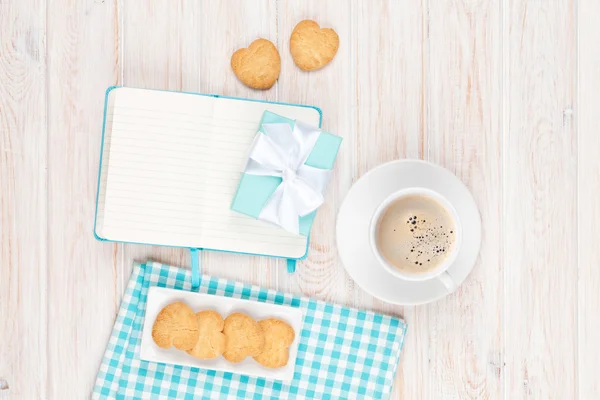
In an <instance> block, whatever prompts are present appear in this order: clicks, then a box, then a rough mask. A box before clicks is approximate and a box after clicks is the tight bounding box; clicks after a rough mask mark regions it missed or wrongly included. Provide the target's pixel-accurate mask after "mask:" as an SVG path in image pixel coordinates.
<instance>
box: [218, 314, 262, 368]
mask: <svg viewBox="0 0 600 400" xmlns="http://www.w3.org/2000/svg"><path fill="white" fill-rule="evenodd" d="M223 333H224V334H225V336H226V337H227V340H226V342H227V343H226V345H225V351H224V352H223V357H225V359H226V360H227V361H230V362H232V363H239V362H241V361H242V360H244V359H245V358H246V357H248V356H249V357H254V356H257V355H259V354H260V352H261V351H262V350H263V347H264V345H265V335H264V333H263V331H262V328H261V327H260V325H259V324H258V322H256V321H255V320H254V319H252V318H251V317H249V316H247V315H246V314H242V313H233V314H230V315H229V316H228V317H227V318H225V325H224V327H223Z"/></svg>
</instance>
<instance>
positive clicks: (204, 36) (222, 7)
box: [192, 0, 285, 288]
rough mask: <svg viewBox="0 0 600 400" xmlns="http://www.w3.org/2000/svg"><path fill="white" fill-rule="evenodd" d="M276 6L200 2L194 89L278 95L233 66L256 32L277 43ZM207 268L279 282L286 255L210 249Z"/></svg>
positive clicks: (268, 1)
mask: <svg viewBox="0 0 600 400" xmlns="http://www.w3.org/2000/svg"><path fill="white" fill-rule="evenodd" d="M276 15H277V6H276V1H275V0H260V1H253V2H239V1H236V0H225V1H222V0H211V1H207V2H202V3H201V8H200V10H199V12H198V18H199V21H198V23H197V25H196V26H195V27H194V28H195V31H194V32H193V33H192V36H193V37H192V43H193V44H194V46H198V47H199V48H200V52H198V53H197V57H198V66H197V67H196V68H195V70H194V71H193V72H194V73H195V75H193V77H195V78H196V79H197V83H196V85H197V86H194V89H195V90H197V91H199V92H203V93H215V94H221V95H226V96H234V97H243V98H250V99H258V100H269V101H275V100H277V84H275V86H274V87H272V88H271V89H269V90H265V91H260V90H254V89H250V88H248V87H246V86H244V85H243V84H242V83H241V82H240V81H239V80H238V79H237V78H236V76H235V75H234V73H233V71H232V70H231V67H230V60H231V55H232V54H233V53H234V52H235V51H236V50H237V49H239V48H242V47H247V46H248V45H250V43H251V42H252V41H254V40H255V39H258V38H265V39H268V40H271V41H272V42H273V43H277V25H276V23H277V18H276ZM203 261H204V265H205V268H204V271H205V272H206V273H208V274H211V275H215V276H221V277H225V278H228V279H233V280H237V281H241V282H248V283H253V284H256V285H260V286H264V287H270V288H274V287H275V277H276V273H277V270H278V269H281V268H285V266H283V264H282V261H281V260H278V259H274V258H267V257H249V256H246V255H236V254H226V253H215V252H206V253H205V254H204V260H203Z"/></svg>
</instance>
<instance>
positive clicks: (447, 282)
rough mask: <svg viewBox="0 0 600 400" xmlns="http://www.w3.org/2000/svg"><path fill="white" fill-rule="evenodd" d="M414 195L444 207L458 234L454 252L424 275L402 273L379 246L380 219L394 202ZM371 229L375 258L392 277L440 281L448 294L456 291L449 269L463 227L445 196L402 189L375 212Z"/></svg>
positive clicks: (457, 249)
mask: <svg viewBox="0 0 600 400" xmlns="http://www.w3.org/2000/svg"><path fill="white" fill-rule="evenodd" d="M414 195H419V196H425V197H429V198H430V199H432V200H434V201H435V202H437V203H438V204H439V205H440V206H442V207H443V208H444V209H445V210H446V211H447V212H448V214H449V215H450V216H451V217H452V220H453V222H454V229H455V232H456V233H455V241H454V246H453V247H452V251H451V252H450V253H449V254H448V256H447V257H446V259H445V260H444V262H442V263H440V264H439V265H438V266H437V267H435V268H434V269H432V270H429V271H426V272H423V273H409V272H407V271H402V270H400V269H398V268H396V267H394V266H393V265H391V264H390V263H389V262H388V261H387V260H386V259H385V258H384V257H383V256H382V255H381V253H380V251H379V248H378V246H377V227H378V225H379V222H380V219H381V217H382V215H383V213H384V211H386V209H387V208H388V206H389V205H390V204H392V203H393V202H395V201H396V200H398V199H401V198H402V197H406V196H414ZM369 229H370V235H369V236H370V240H371V248H372V250H373V253H374V254H375V257H376V258H377V260H378V261H379V262H380V263H381V264H382V265H383V266H384V267H385V269H386V270H387V271H388V272H389V273H391V274H392V275H395V276H397V277H399V278H402V279H404V280H408V281H427V280H430V279H438V280H439V281H440V282H441V283H442V284H443V285H444V286H445V287H446V289H447V290H448V292H450V293H451V292H453V291H454V290H456V284H455V283H454V280H453V279H452V277H451V276H450V274H449V273H448V269H449V268H450V266H451V265H452V264H453V263H454V261H455V260H456V257H457V255H458V252H459V250H460V246H461V242H462V227H461V224H460V219H459V217H458V213H457V212H456V209H455V208H454V207H453V206H452V204H450V202H449V201H448V200H447V199H446V198H445V197H444V196H442V195H441V194H439V193H438V192H435V191H433V190H430V189H425V188H420V187H414V188H408V189H402V190H399V191H397V192H395V193H392V194H391V195H390V196H388V197H387V198H386V199H385V200H384V201H383V202H382V203H381V204H380V205H379V207H377V209H376V210H375V213H374V214H373V217H372V218H371V224H370V228H369Z"/></svg>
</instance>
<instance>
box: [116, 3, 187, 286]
mask: <svg viewBox="0 0 600 400" xmlns="http://www.w3.org/2000/svg"><path fill="white" fill-rule="evenodd" d="M120 1H122V0H120ZM191 3H192V2H186V5H189V4H191ZM121 7H122V19H123V20H122V33H121V35H122V36H121V37H122V39H121V41H122V43H123V50H122V57H123V59H122V68H123V86H130V87H138V88H147V89H162V90H173V91H182V90H184V88H183V77H184V75H185V74H186V73H187V72H188V71H187V70H186V71H184V69H183V65H184V61H183V53H182V51H183V48H187V47H189V46H192V40H193V38H191V37H189V36H188V35H186V33H187V32H186V29H187V28H188V26H189V24H190V23H191V22H192V21H193V20H190V19H189V18H186V16H185V15H184V12H183V4H182V2H181V1H167V0H158V1H149V0H145V1H122V3H121ZM186 66H187V67H188V68H189V69H190V70H192V69H194V67H195V68H197V65H190V64H189V63H186ZM118 254H119V255H118V257H119V268H120V269H121V271H122V273H123V276H129V275H130V271H131V268H132V266H133V262H134V261H138V262H145V261H147V260H149V259H152V260H154V261H159V262H163V263H166V264H170V265H176V266H181V267H183V266H186V265H190V255H189V250H188V249H179V248H168V247H153V246H142V245H129V244H123V245H119V251H118Z"/></svg>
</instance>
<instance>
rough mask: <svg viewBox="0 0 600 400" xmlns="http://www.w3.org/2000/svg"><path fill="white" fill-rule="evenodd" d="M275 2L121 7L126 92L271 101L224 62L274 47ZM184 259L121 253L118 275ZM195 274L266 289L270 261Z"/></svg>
mask: <svg viewBox="0 0 600 400" xmlns="http://www.w3.org/2000/svg"><path fill="white" fill-rule="evenodd" d="M275 12H276V7H275V1H274V0H265V1H260V2H254V3H252V4H249V3H240V2H237V1H231V0H230V1H207V2H195V1H184V2H181V3H176V4H174V3H173V2H171V1H152V2H149V1H148V2H127V3H125V21H124V25H125V26H124V37H125V48H124V60H125V71H124V84H125V85H126V86H134V87H144V88H154V89H167V90H176V91H191V92H201V93H214V94H224V95H228V96H238V97H248V98H256V99H264V100H275V89H271V90H270V91H265V92H260V91H254V90H251V89H249V88H247V87H245V86H243V85H242V84H241V83H240V82H238V81H237V79H236V77H235V75H234V74H233V72H232V71H231V68H230V66H229V60H230V57H231V54H233V52H234V51H235V50H237V49H238V48H239V47H245V46H247V45H249V44H250V42H251V41H252V40H254V39H256V38H258V37H266V38H271V39H272V40H273V41H275V40H276V29H275V22H276V18H275ZM188 253H189V251H188V250H185V249H168V248H160V247H150V246H138V245H125V246H124V255H123V266H124V268H130V265H131V263H132V262H133V260H137V261H145V260H147V259H148V258H152V259H155V260H158V261H161V262H165V263H168V264H172V265H179V266H189V265H190V260H189V255H188ZM202 258H203V260H202V264H203V272H204V273H207V274H213V275H218V276H222V277H226V278H230V279H236V280H239V281H244V282H251V283H254V284H261V285H266V286H272V279H271V277H272V276H273V274H274V268H272V266H273V265H275V264H277V261H275V260H273V259H266V258H260V257H248V256H241V255H233V254H225V253H211V252H205V253H203V257H202Z"/></svg>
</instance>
